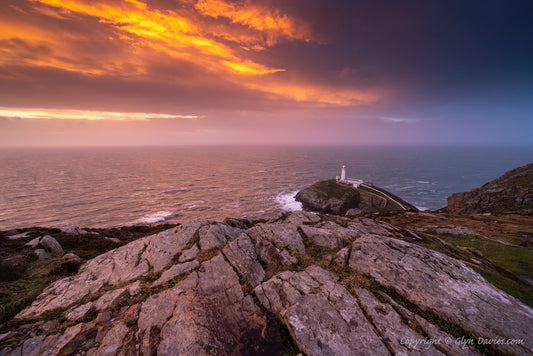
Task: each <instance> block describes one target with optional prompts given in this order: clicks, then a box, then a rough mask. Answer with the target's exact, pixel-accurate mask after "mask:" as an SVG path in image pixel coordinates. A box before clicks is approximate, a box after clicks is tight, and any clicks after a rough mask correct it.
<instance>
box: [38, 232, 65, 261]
mask: <svg viewBox="0 0 533 356" xmlns="http://www.w3.org/2000/svg"><path fill="white" fill-rule="evenodd" d="M39 244H40V245H41V246H42V247H43V248H44V249H45V250H46V251H47V252H49V253H50V254H52V256H57V257H61V256H63V255H64V254H65V252H64V251H63V248H62V247H61V245H60V244H59V242H57V240H56V239H54V238H53V237H52V236H50V235H45V236H43V237H41V240H39Z"/></svg>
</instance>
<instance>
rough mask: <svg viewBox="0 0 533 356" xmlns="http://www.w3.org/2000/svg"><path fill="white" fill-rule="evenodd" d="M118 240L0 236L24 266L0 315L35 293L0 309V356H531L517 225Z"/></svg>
mask: <svg viewBox="0 0 533 356" xmlns="http://www.w3.org/2000/svg"><path fill="white" fill-rule="evenodd" d="M123 229H124V230H122V229H118V230H117V231H110V230H109V231H105V230H101V231H99V230H98V229H84V230H76V231H74V230H73V231H61V230H59V229H42V228H41V229H39V228H34V229H24V231H11V232H2V233H1V234H0V242H1V245H0V247H1V250H0V252H1V253H2V254H3V256H7V254H8V252H9V251H11V252H13V251H15V252H16V253H18V254H20V255H21V256H22V257H21V258H22V261H25V262H24V263H27V264H28V266H25V268H23V269H22V270H20V271H19V272H18V273H19V276H18V278H15V277H17V276H15V275H14V274H10V271H15V270H16V268H11V269H10V267H9V266H7V267H6V266H5V258H4V259H3V263H4V267H3V268H4V269H3V270H4V275H3V276H4V277H3V278H4V279H6V280H3V281H2V283H3V284H2V288H4V289H2V290H1V291H0V297H2V298H4V299H2V301H3V303H4V301H6V300H10V298H12V297H13V296H15V295H16V294H15V292H14V291H15V290H17V288H18V289H19V290H22V291H25V290H29V289H28V288H30V287H29V286H30V285H33V284H32V283H34V282H36V280H39V279H41V283H40V284H38V286H34V291H33V293H34V295H32V296H30V297H29V298H27V299H24V300H23V302H21V303H19V304H13V305H11V308H12V309H11V310H8V311H7V313H6V310H3V313H4V314H3V315H4V320H3V321H4V322H3V324H1V325H0V356H4V355H21V356H22V355H73V354H75V355H153V354H158V355H174V354H187V355H190V354H194V355H202V354H212V355H227V354H232V355H241V354H242V355H250V354H254V355H259V354H262V355H284V354H289V355H296V354H298V353H303V354H307V355H390V354H409V355H442V354H445V355H480V354H487V355H497V354H508V355H530V354H532V353H533V338H532V337H531V335H533V309H532V306H533V285H532V284H531V282H530V281H531V278H533V261H532V259H531V255H532V250H533V243H532V236H533V221H532V219H531V214H530V213H528V212H522V214H517V213H509V214H491V213H489V214H486V213H485V214H468V215H465V214H457V213H455V212H452V211H449V210H446V209H443V210H441V211H438V212H416V211H399V210H379V211H369V212H364V211H359V212H357V213H356V214H353V216H346V215H338V216H336V215H327V214H320V213H318V214H317V213H311V212H304V211H300V212H292V213H288V212H284V213H280V214H279V215H278V216H277V217H275V218H272V219H270V220H254V221H252V220H247V219H239V218H228V219H225V220H224V221H209V220H199V221H193V222H189V223H186V224H183V225H177V226H154V227H130V228H123ZM154 229H155V230H154ZM13 236H15V238H13ZM10 237H11V239H10ZM53 241H55V242H56V243H57V245H59V248H60V249H61V251H60V250H59V249H58V246H57V245H56V243H54V242H53ZM38 249H42V250H43V251H44V252H45V253H48V254H50V256H46V257H49V258H46V259H45V258H41V259H39V258H38V257H36V256H37V255H36V253H35V252H34V251H36V250H38ZM54 251H55V252H54ZM69 253H70V254H76V256H77V257H79V258H80V261H79V263H78V264H77V266H76V267H75V268H74V267H72V268H70V269H69V268H66V267H65V268H63V267H64V266H65V265H66V262H65V261H67V260H69V259H64V258H63V257H65V255H66V254H69ZM39 254H41V255H43V252H40V253H39ZM30 255H31V256H33V257H31V258H30V257H29V256H30ZM70 257H72V256H70ZM15 265H16V264H15ZM58 266H63V267H58ZM11 267H13V266H11ZM39 273H40V274H39ZM10 278H11V280H10ZM26 282H27V284H24V283H26ZM5 286H8V287H9V288H11V289H9V288H7V287H5ZM45 287H46V288H45ZM24 288H27V289H24ZM1 293H4V294H1ZM9 293H11V294H9ZM37 294H39V295H38V296H37ZM35 297H36V298H35ZM31 301H32V302H31ZM30 302H31V305H30ZM3 305H8V304H3ZM4 309H5V307H4ZM15 314H16V315H15Z"/></svg>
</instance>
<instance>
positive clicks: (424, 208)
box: [416, 206, 431, 211]
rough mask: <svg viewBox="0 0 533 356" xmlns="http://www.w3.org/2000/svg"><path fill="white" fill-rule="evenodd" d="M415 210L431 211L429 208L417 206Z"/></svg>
mask: <svg viewBox="0 0 533 356" xmlns="http://www.w3.org/2000/svg"><path fill="white" fill-rule="evenodd" d="M416 208H417V209H418V210H420V211H425V210H431V209H429V208H426V207H425V206H417V207H416Z"/></svg>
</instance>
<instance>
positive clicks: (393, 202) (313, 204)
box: [295, 179, 417, 215]
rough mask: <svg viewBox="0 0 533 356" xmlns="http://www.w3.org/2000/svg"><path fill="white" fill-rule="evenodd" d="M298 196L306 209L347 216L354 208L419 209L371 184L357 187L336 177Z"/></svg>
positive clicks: (371, 209)
mask: <svg viewBox="0 0 533 356" xmlns="http://www.w3.org/2000/svg"><path fill="white" fill-rule="evenodd" d="M295 198H296V200H297V201H299V202H301V203H302V206H303V208H304V209H305V210H308V211H314V212H320V213H325V214H335V215H344V214H346V213H347V212H348V211H349V210H351V209H356V211H358V212H369V211H387V210H389V211H395V210H400V211H401V210H409V211H416V210H417V209H416V208H415V207H414V206H412V205H411V204H409V203H407V202H405V201H404V200H402V199H401V198H398V197H397V196H395V195H393V194H392V193H389V192H387V191H385V190H383V189H381V188H378V187H374V186H371V185H367V184H363V185H360V186H359V187H358V188H355V187H354V186H353V185H352V184H346V183H341V182H337V181H336V180H334V179H329V180H322V181H319V182H316V183H314V184H312V185H310V186H309V187H306V188H304V189H302V190H301V191H299V192H298V194H296V197H295Z"/></svg>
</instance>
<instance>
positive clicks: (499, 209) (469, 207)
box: [448, 163, 533, 214]
mask: <svg viewBox="0 0 533 356" xmlns="http://www.w3.org/2000/svg"><path fill="white" fill-rule="evenodd" d="M448 210H450V211H452V212H456V213H461V214H479V213H513V212H515V213H516V212H526V213H527V212H529V213H531V212H532V211H533V163H530V164H528V165H526V166H522V167H518V168H515V169H512V170H510V171H508V172H507V173H505V174H504V175H503V176H501V177H499V178H497V179H495V180H493V181H490V182H488V183H485V184H484V185H483V186H482V187H480V188H475V189H472V190H469V191H467V192H461V193H455V194H452V195H451V196H450V197H448Z"/></svg>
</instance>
